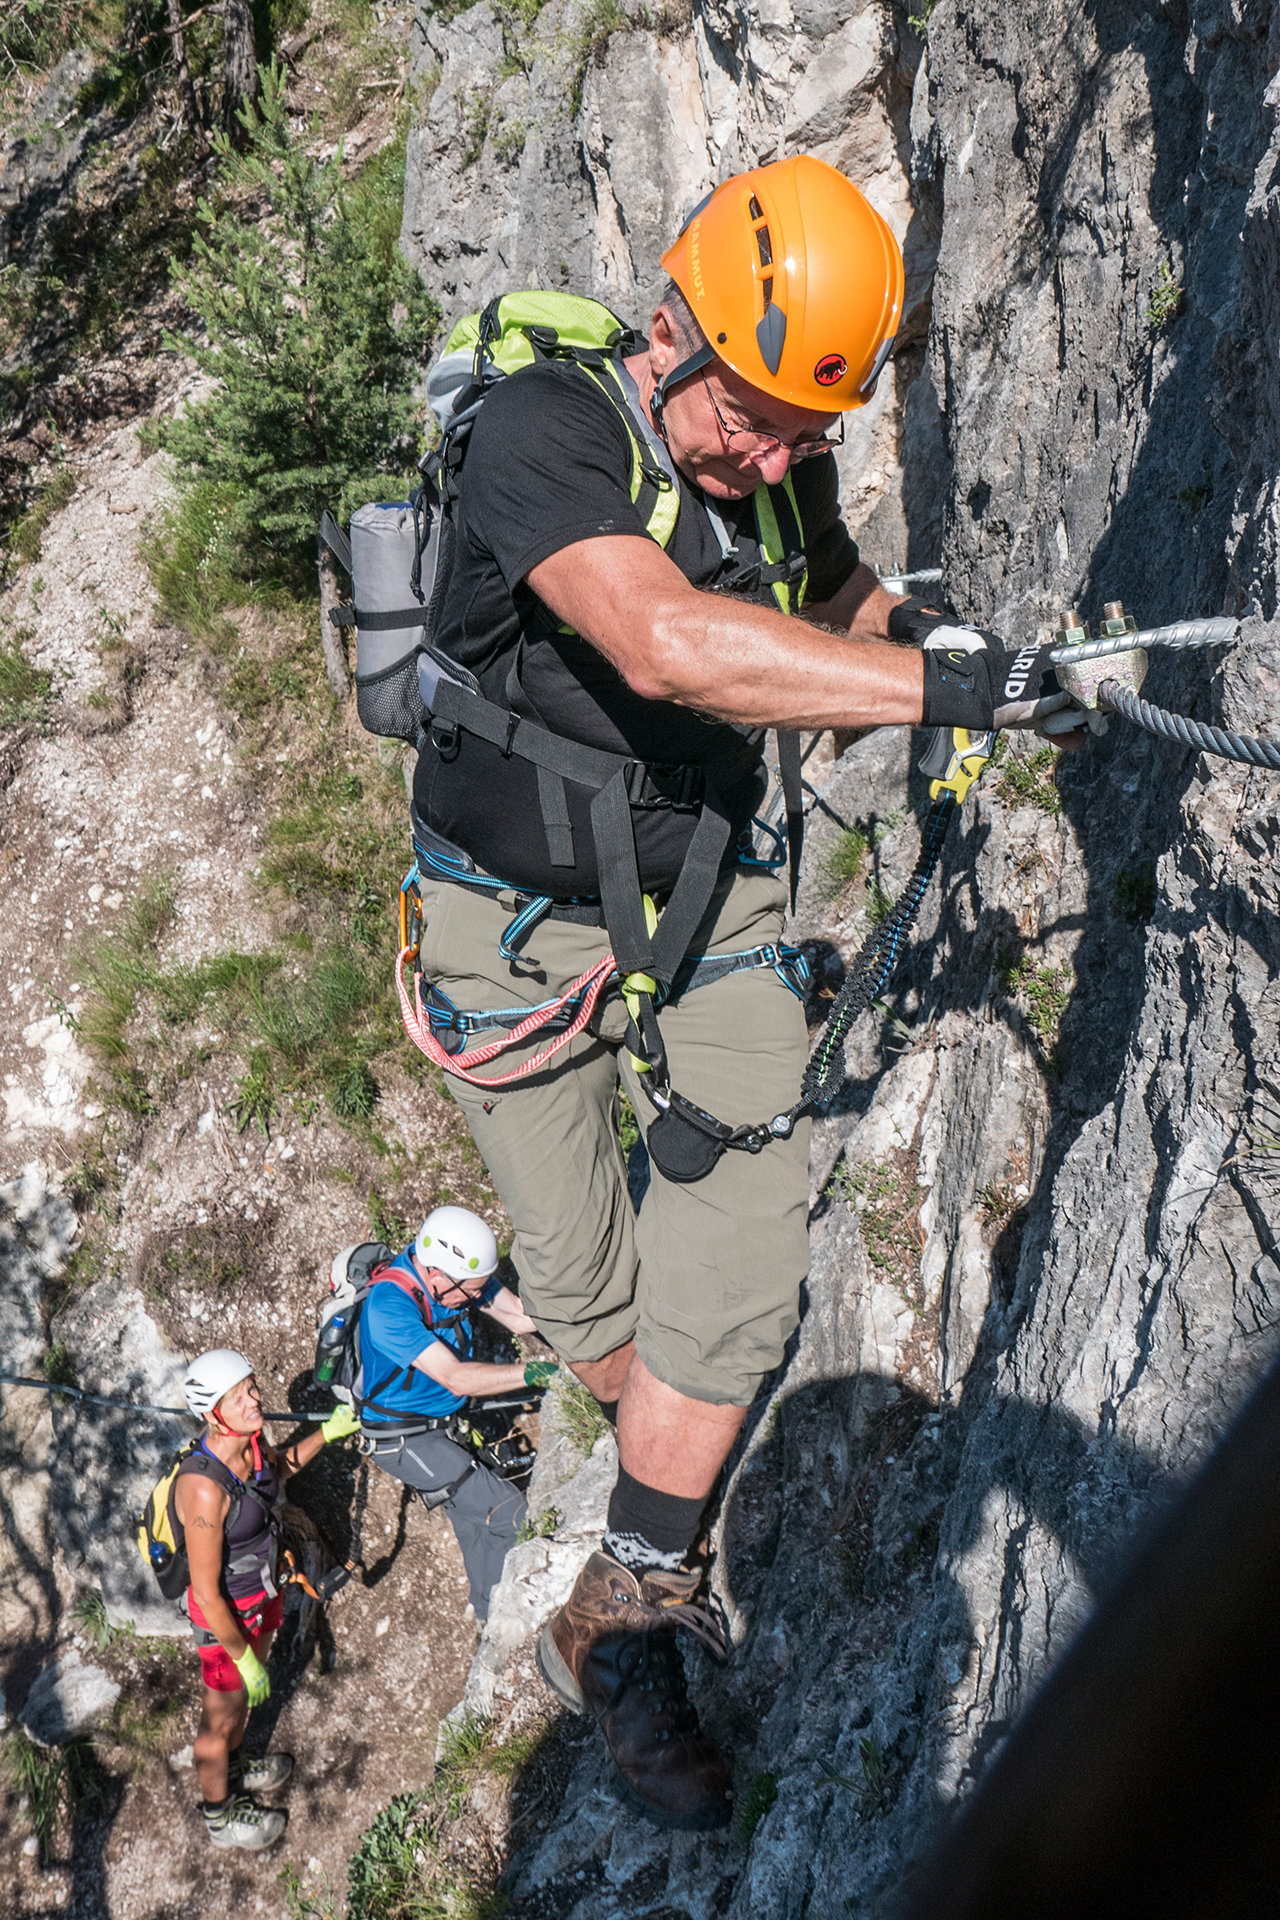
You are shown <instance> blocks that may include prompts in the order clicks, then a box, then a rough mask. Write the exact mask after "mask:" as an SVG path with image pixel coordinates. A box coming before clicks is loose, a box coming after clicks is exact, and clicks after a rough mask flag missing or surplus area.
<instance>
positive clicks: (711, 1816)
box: [610, 1761, 733, 1833]
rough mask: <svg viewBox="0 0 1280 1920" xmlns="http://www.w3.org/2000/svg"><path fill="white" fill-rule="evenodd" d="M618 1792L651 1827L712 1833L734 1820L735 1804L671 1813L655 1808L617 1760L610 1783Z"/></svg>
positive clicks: (661, 1808)
mask: <svg viewBox="0 0 1280 1920" xmlns="http://www.w3.org/2000/svg"><path fill="white" fill-rule="evenodd" d="M610 1785H611V1786H612V1788H613V1791H614V1793H615V1794H616V1795H617V1797H618V1799H619V1800H621V1802H622V1804H623V1805H624V1806H625V1807H628V1808H629V1809H630V1810H631V1812H632V1813H638V1814H639V1815H640V1817H641V1818H642V1819H644V1820H647V1821H648V1822H649V1823H650V1825H651V1826H655V1827H665V1828H667V1829H668V1831H675V1832H677V1833H709V1832H711V1830H712V1829H713V1828H715V1827H727V1826H728V1825H729V1823H730V1821H731V1820H732V1819H733V1807H732V1806H731V1805H726V1806H724V1807H704V1808H702V1810H701V1811H700V1812H698V1813H669V1812H668V1811H667V1809H666V1808H665V1807H655V1806H654V1804H653V1802H652V1801H651V1800H646V1799H645V1797H644V1795H643V1794H642V1793H637V1792H636V1790H635V1788H634V1787H633V1786H632V1784H631V1782H630V1781H629V1780H628V1779H627V1776H626V1774H625V1773H623V1771H622V1769H621V1767H619V1766H618V1764H617V1762H616V1761H615V1762H614V1766H613V1779H612V1780H611V1782H610Z"/></svg>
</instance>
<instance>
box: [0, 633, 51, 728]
mask: <svg viewBox="0 0 1280 1920" xmlns="http://www.w3.org/2000/svg"><path fill="white" fill-rule="evenodd" d="M31 637H32V636H31V633H30V632H29V630H27V629H26V628H22V629H20V630H19V631H18V632H17V633H15V634H14V636H13V638H12V639H11V640H5V641H0V727H20V726H42V725H43V724H44V723H45V721H46V720H47V718H48V712H49V701H50V699H51V697H52V694H53V675H52V674H51V673H46V672H45V671H44V670H43V669H42V668H40V667H35V666H32V664H31V662H30V660H29V659H28V658H27V655H26V652H25V646H26V642H27V641H28V640H30V639H31Z"/></svg>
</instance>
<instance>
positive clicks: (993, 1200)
mask: <svg viewBox="0 0 1280 1920" xmlns="http://www.w3.org/2000/svg"><path fill="white" fill-rule="evenodd" d="M975 1198H976V1200H977V1202H978V1212H979V1214H980V1215H981V1217H982V1222H983V1225H984V1226H988V1227H991V1228H993V1229H995V1230H996V1231H999V1229H1001V1228H1002V1227H1006V1226H1008V1224H1009V1222H1010V1220H1012V1218H1013V1216H1014V1214H1015V1213H1017V1212H1018V1210H1019V1209H1020V1207H1021V1205H1022V1202H1021V1201H1020V1200H1019V1199H1018V1196H1017V1195H1016V1194H1015V1192H1014V1190H1013V1186H1012V1183H1011V1182H1010V1181H1008V1180H988V1181H987V1183H986V1185H985V1186H982V1187H979V1188H978V1191H977V1194H976V1195H975Z"/></svg>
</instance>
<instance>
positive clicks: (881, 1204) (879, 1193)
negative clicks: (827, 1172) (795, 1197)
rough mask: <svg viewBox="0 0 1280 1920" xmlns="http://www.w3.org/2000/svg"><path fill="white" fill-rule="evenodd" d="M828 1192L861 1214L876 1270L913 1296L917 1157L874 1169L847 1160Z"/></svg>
mask: <svg viewBox="0 0 1280 1920" xmlns="http://www.w3.org/2000/svg"><path fill="white" fill-rule="evenodd" d="M828 1192H830V1193H833V1194H835V1195H836V1196H837V1198H838V1199H841V1200H843V1201H844V1203H845V1205H846V1206H847V1207H848V1208H849V1209H850V1210H851V1212H854V1213H856V1214H857V1216H858V1226H859V1230H860V1232H861V1234H862V1244H863V1246H864V1247H865V1248H866V1253H867V1258H868V1260H869V1261H870V1262H871V1264H872V1266H873V1267H875V1269H876V1270H877V1272H879V1273H881V1274H883V1275H884V1276H885V1278H886V1279H889V1280H892V1281H893V1283H894V1284H895V1285H896V1286H897V1287H898V1288H899V1289H900V1290H901V1291H902V1292H903V1293H904V1294H907V1295H908V1296H914V1295H915V1294H916V1293H917V1292H918V1290H919V1281H920V1245H921V1234H920V1220H919V1212H920V1195H919V1191H918V1190H917V1188H916V1185H915V1162H914V1159H913V1158H912V1156H910V1155H907V1154H899V1155H896V1156H894V1157H893V1159H891V1160H888V1161H880V1162H877V1163H875V1164H873V1165H870V1166H867V1165H861V1166H851V1165H850V1164H849V1163H848V1161H846V1160H842V1161H841V1162H840V1164H839V1166H838V1167H837V1168H836V1170H835V1172H834V1173H833V1174H832V1176H831V1180H830V1182H829V1185H828Z"/></svg>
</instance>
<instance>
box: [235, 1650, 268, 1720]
mask: <svg viewBox="0 0 1280 1920" xmlns="http://www.w3.org/2000/svg"><path fill="white" fill-rule="evenodd" d="M233 1664H234V1666H235V1669H236V1672H237V1673H238V1674H239V1675H240V1678H241V1679H242V1680H243V1681H244V1690H245V1692H246V1693H247V1694H248V1696H249V1705H250V1706H251V1707H260V1706H261V1705H262V1703H263V1701H264V1700H266V1699H267V1698H268V1696H269V1695H270V1692H271V1682H270V1680H268V1678H267V1670H266V1668H265V1667H264V1666H263V1664H262V1662H261V1660H259V1658H258V1656H257V1654H256V1653H255V1652H254V1650H253V1648H252V1647H246V1648H245V1650H244V1652H243V1653H242V1654H241V1655H240V1658H239V1659H238V1660H236V1661H234V1663H233Z"/></svg>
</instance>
